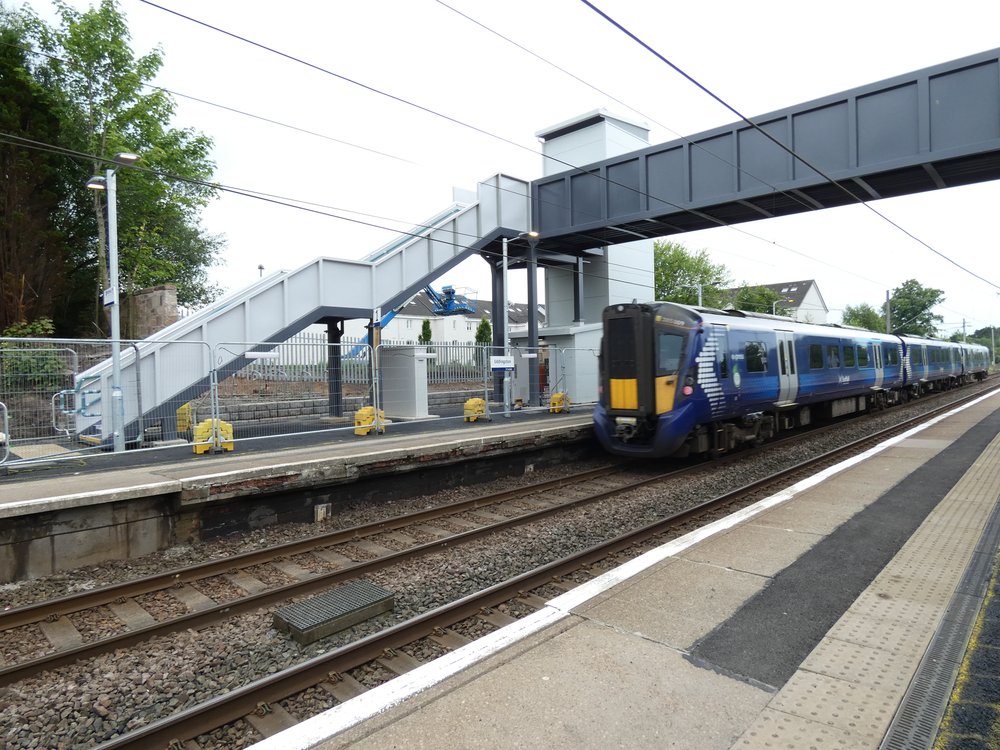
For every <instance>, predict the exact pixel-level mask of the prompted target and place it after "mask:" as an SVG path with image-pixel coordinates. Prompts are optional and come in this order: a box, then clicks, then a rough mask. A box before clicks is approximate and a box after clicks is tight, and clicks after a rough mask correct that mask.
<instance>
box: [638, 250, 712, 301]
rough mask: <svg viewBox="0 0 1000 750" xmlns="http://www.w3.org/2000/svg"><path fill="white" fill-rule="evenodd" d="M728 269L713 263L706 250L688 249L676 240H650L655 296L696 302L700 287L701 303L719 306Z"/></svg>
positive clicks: (669, 299) (663, 298) (661, 298)
mask: <svg viewBox="0 0 1000 750" xmlns="http://www.w3.org/2000/svg"><path fill="white" fill-rule="evenodd" d="M729 284H730V280H729V270H728V269H727V268H726V267H725V266H724V265H722V264H718V265H717V264H715V263H712V261H711V260H710V259H709V257H708V253H707V252H706V251H705V250H699V251H698V252H696V253H692V252H690V251H689V250H688V249H687V248H685V247H684V245H682V244H680V243H679V242H667V241H664V240H656V241H654V242H653V290H654V296H655V297H656V299H658V300H668V301H672V302H680V303H681V304H685V305H696V304H698V287H699V285H700V287H701V293H702V304H703V305H704V306H706V307H721V306H722V304H723V301H724V299H725V294H724V291H723V290H724V289H725V288H726V287H727V286H729Z"/></svg>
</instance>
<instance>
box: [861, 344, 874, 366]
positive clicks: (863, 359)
mask: <svg viewBox="0 0 1000 750" xmlns="http://www.w3.org/2000/svg"><path fill="white" fill-rule="evenodd" d="M858 367H871V365H870V364H869V363H868V347H867V346H861V345H858Z"/></svg>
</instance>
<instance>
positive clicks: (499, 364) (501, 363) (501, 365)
mask: <svg viewBox="0 0 1000 750" xmlns="http://www.w3.org/2000/svg"><path fill="white" fill-rule="evenodd" d="M490 368H491V369H492V370H493V372H504V371H510V370H513V369H514V358H513V357H490Z"/></svg>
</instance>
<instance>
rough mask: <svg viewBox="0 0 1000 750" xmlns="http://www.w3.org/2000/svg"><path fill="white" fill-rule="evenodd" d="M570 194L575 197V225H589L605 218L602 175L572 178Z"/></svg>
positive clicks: (578, 175) (583, 175) (588, 173)
mask: <svg viewBox="0 0 1000 750" xmlns="http://www.w3.org/2000/svg"><path fill="white" fill-rule="evenodd" d="M570 192H571V193H572V195H573V223H574V224H587V223H589V222H592V221H600V220H601V219H602V218H603V216H604V211H603V210H602V206H601V197H602V194H603V192H604V180H603V179H602V178H601V176H600V175H598V174H595V173H592V172H584V173H583V174H577V175H573V176H572V177H571V178H570Z"/></svg>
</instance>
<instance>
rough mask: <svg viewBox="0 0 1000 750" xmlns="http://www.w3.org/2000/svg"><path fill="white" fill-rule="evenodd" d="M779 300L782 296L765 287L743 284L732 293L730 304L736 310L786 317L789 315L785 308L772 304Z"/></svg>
mask: <svg viewBox="0 0 1000 750" xmlns="http://www.w3.org/2000/svg"><path fill="white" fill-rule="evenodd" d="M781 300H782V296H781V295H780V294H778V293H777V292H776V291H774V290H773V289H768V288H767V287H766V286H748V285H746V284H743V285H742V286H740V287H739V288H738V289H736V290H735V291H734V293H733V297H732V302H731V303H730V304H731V305H732V306H733V307H735V308H736V309H737V310H747V311H750V312H762V313H775V314H777V315H785V316H787V315H788V314H789V311H788V308H787V307H782V306H781V305H775V304H774V303H775V302H780V301H781Z"/></svg>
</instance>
